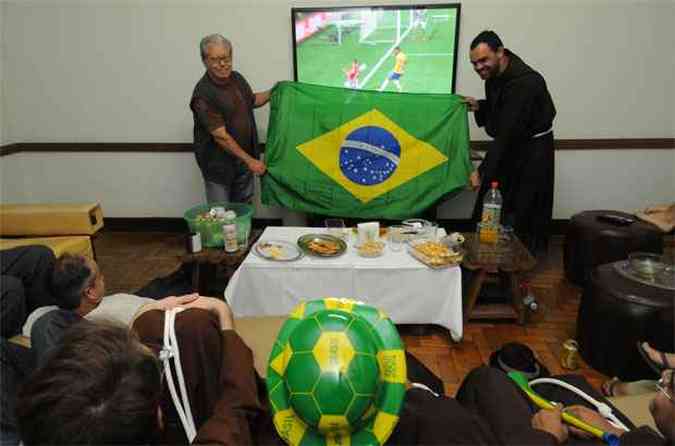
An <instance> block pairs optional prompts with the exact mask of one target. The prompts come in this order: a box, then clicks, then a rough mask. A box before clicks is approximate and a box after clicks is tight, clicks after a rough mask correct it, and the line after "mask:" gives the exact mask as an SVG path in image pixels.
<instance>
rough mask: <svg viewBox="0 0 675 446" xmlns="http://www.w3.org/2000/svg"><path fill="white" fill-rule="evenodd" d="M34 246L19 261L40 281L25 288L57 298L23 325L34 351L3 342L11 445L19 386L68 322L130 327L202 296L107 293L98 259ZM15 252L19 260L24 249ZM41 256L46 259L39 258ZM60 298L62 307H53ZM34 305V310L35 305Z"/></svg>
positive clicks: (4, 418) (1, 421) (5, 426)
mask: <svg viewBox="0 0 675 446" xmlns="http://www.w3.org/2000/svg"><path fill="white" fill-rule="evenodd" d="M31 248H36V249H31V250H27V251H26V250H24V251H23V254H22V256H23V257H22V260H21V261H19V260H17V261H16V262H15V264H18V263H21V264H24V265H27V264H30V265H33V270H32V273H31V274H28V273H26V274H25V276H24V277H25V279H26V280H27V281H28V283H30V281H29V280H35V281H38V282H40V283H41V285H40V287H37V286H27V287H26V288H27V289H38V288H39V289H46V291H43V292H40V294H39V295H49V296H52V295H53V296H54V297H53V298H51V297H50V299H51V300H49V301H46V300H43V301H42V302H43V303H45V304H49V306H42V307H39V308H36V309H34V310H35V311H33V312H32V313H31V314H30V315H29V316H28V319H27V320H26V322H25V324H24V327H23V334H24V335H26V336H28V337H30V338H31V348H30V349H28V348H25V347H22V346H19V345H16V344H12V343H9V342H6V341H4V340H3V343H2V345H1V346H0V347H1V349H0V366H2V376H1V379H0V387H1V395H0V403H1V404H2V412H1V413H0V430H1V432H2V435H3V437H4V438H6V439H7V442H8V444H18V440H16V439H15V438H14V437H15V431H16V420H15V417H14V416H13V414H14V406H15V399H16V391H17V389H18V388H19V386H20V385H21V384H22V383H23V382H24V380H25V379H26V377H27V376H28V375H30V374H31V373H32V372H33V371H34V370H35V368H36V367H37V366H38V365H40V364H41V363H43V362H44V361H45V359H46V358H47V357H48V355H49V353H50V352H51V351H52V350H53V349H54V348H55V346H57V345H59V344H60V340H61V336H62V334H63V332H64V331H65V330H66V329H67V328H68V327H69V326H71V325H73V324H74V323H76V322H79V321H80V320H82V318H86V319H89V320H93V319H99V318H101V319H106V320H115V321H118V322H119V323H121V324H123V325H125V326H129V325H130V324H131V323H132V322H133V320H134V319H135V318H137V317H138V316H140V315H141V314H143V313H144V312H145V311H149V310H152V309H162V310H166V309H169V308H172V307H175V306H177V305H181V304H185V303H188V302H193V301H195V300H196V299H197V298H199V296H198V295H196V294H190V295H185V296H180V297H173V296H172V297H167V298H165V299H161V300H153V299H147V298H142V297H138V296H134V295H131V294H115V295H112V296H106V297H104V293H105V283H104V278H103V274H102V273H101V271H100V269H99V267H98V265H97V264H96V262H95V261H93V260H91V259H89V258H87V257H84V256H81V255H72V254H64V255H62V256H61V257H59V259H57V260H56V261H55V262H54V260H53V254H51V250H49V249H47V248H45V250H46V251H45V250H43V249H42V248H43V247H40V246H36V247H31ZM47 252H48V253H49V254H47ZM50 255H51V257H50ZM15 256H16V257H17V258H20V256H19V253H16V254H15ZM3 259H4V257H3ZM27 259H32V261H30V262H29V261H28V260H27ZM38 259H41V260H40V261H37V260H38ZM50 259H51V260H50ZM46 265H48V267H47V266H46ZM47 273H49V274H50V275H51V277H47V278H45V277H44V275H45V274H47ZM3 281H4V276H3ZM49 283H51V287H47V288H46V285H45V284H49ZM31 302H33V301H31ZM39 302H40V301H39V300H37V301H35V302H33V303H35V304H39ZM56 302H58V305H59V306H56V305H52V304H54V303H56ZM204 302H210V300H208V299H205V300H204V301H202V302H201V305H202V306H203V305H204ZM30 308H32V303H31V307H30ZM223 311H224V310H223ZM22 323H23V321H22ZM3 444H4V443H3Z"/></svg>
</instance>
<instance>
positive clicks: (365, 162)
mask: <svg viewBox="0 0 675 446" xmlns="http://www.w3.org/2000/svg"><path fill="white" fill-rule="evenodd" d="M400 161H401V145H400V144H399V142H398V140H397V139H396V137H394V135H392V134H391V132H389V131H388V130H386V129H384V128H382V127H375V126H364V127H360V128H358V129H356V130H354V131H353V132H351V133H350V134H349V135H347V137H346V138H345V140H344V141H343V143H342V146H341V147H340V170H341V171H342V173H343V174H344V175H345V176H346V177H347V178H349V179H350V180H351V181H352V182H354V183H356V184H360V185H363V186H372V185H375V184H380V183H382V182H384V181H386V180H387V179H388V178H389V177H390V176H392V175H393V174H394V171H395V170H396V168H397V167H398V165H399V162H400Z"/></svg>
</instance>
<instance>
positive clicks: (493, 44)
mask: <svg viewBox="0 0 675 446" xmlns="http://www.w3.org/2000/svg"><path fill="white" fill-rule="evenodd" d="M481 43H484V44H486V45H487V46H489V47H490V49H491V50H492V51H497V49H498V48H503V47H504V44H503V43H502V39H500V38H499V36H498V35H497V33H496V32H494V31H488V30H485V31H483V32H481V33H480V34H478V35H477V36H476V37H475V38H474V39H473V41H471V49H474V48H476V47H477V46H478V45H480V44H481Z"/></svg>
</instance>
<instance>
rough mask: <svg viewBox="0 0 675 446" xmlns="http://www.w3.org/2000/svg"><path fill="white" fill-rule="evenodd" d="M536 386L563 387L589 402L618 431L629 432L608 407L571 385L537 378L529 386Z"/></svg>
mask: <svg viewBox="0 0 675 446" xmlns="http://www.w3.org/2000/svg"><path fill="white" fill-rule="evenodd" d="M537 384H555V385H558V386H560V387H563V388H565V389H567V390H569V391H571V392H574V393H576V394H577V395H579V396H580V397H581V398H583V399H584V400H586V401H587V402H589V403H590V404H592V405H593V406H595V408H596V409H598V412H599V413H600V415H602V416H603V417H605V418H607V421H609V422H610V423H611V424H612V425H613V426H614V427H616V428H619V429H623V430H625V431H630V429H628V428H627V427H626V425H625V424H623V423H622V422H621V421H620V420H619V419H618V418H617V417H616V415H614V413H612V408H611V407H609V406H608V405H607V404H605V403H602V402H600V401H598V400H596V399H594V398H593V397H591V396H590V395H588V394H587V393H585V392H583V391H582V390H581V389H579V388H578V387H575V386H573V385H572V384H569V383H566V382H565V381H561V380H559V379H554V378H539V379H535V380H532V381H530V385H531V386H534V385H537Z"/></svg>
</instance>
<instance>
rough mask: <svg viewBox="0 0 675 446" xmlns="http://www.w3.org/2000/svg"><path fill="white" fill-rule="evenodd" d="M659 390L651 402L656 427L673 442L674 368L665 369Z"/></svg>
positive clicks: (674, 407)
mask: <svg viewBox="0 0 675 446" xmlns="http://www.w3.org/2000/svg"><path fill="white" fill-rule="evenodd" d="M657 387H658V392H657V393H656V396H655V397H654V399H653V400H652V401H651V403H650V404H649V411H650V412H651V414H652V417H654V422H655V423H656V427H658V428H659V430H660V431H661V433H662V434H663V436H664V437H666V438H667V439H668V440H670V442H671V443H672V442H673V440H675V393H674V392H675V380H674V379H673V370H664V371H663V373H661V380H660V381H659V382H658V384H657Z"/></svg>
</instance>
